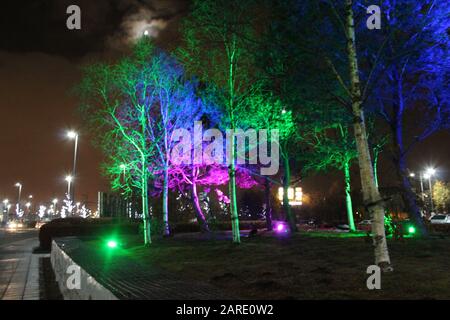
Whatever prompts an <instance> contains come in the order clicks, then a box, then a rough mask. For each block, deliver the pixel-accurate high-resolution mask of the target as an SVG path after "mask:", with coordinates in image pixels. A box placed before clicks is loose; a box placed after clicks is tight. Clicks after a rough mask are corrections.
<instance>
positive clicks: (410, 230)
mask: <svg viewBox="0 0 450 320" xmlns="http://www.w3.org/2000/svg"><path fill="white" fill-rule="evenodd" d="M408 232H409V234H414V233H416V228H415V227H413V226H411V227H409V228H408Z"/></svg>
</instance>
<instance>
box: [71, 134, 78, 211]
mask: <svg viewBox="0 0 450 320" xmlns="http://www.w3.org/2000/svg"><path fill="white" fill-rule="evenodd" d="M77 153H78V134H77V135H76V136H75V149H74V153H73V170H72V176H73V179H75V177H76V176H77V174H76V170H77ZM69 196H70V193H69ZM70 198H71V200H72V201H73V202H75V183H73V185H72V196H70Z"/></svg>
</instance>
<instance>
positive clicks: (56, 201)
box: [52, 198, 58, 215]
mask: <svg viewBox="0 0 450 320" xmlns="http://www.w3.org/2000/svg"><path fill="white" fill-rule="evenodd" d="M52 202H53V215H56V212H57V210H56V204H57V203H58V199H56V198H55V199H53V201H52Z"/></svg>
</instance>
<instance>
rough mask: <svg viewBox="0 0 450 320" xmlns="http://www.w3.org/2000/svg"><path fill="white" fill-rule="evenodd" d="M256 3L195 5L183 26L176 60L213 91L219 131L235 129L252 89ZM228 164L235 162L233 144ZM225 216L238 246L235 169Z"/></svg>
mask: <svg viewBox="0 0 450 320" xmlns="http://www.w3.org/2000/svg"><path fill="white" fill-rule="evenodd" d="M256 3H257V2H256V1H251V0H250V1H239V0H195V1H193V4H192V10H191V13H190V15H189V16H188V17H187V18H186V19H185V21H184V23H183V30H184V37H183V40H184V42H183V44H182V46H181V47H180V49H179V50H178V54H177V55H178V56H179V58H180V60H181V61H182V63H183V64H184V65H185V66H186V68H187V70H188V72H189V73H191V74H195V75H197V76H198V77H199V78H200V80H201V81H203V82H205V83H208V84H209V85H210V86H211V87H213V88H215V89H216V90H215V96H216V99H217V101H218V102H219V105H220V106H222V107H223V110H224V117H223V121H222V122H223V125H224V126H226V127H227V128H229V129H235V128H237V121H238V119H239V118H240V117H241V115H240V114H238V113H237V110H238V109H239V105H240V104H241V103H242V101H243V98H244V97H245V96H246V93H247V92H248V90H249V89H250V87H251V84H252V81H251V76H250V75H251V70H252V62H253V55H252V53H251V52H250V51H249V49H250V48H251V47H252V39H253V38H254V35H255V31H254V20H255V17H256V14H253V12H255V11H254V10H252V9H255V4H256ZM230 150H231V153H232V154H231V159H236V154H235V147H234V139H232V143H231V148H230ZM229 177H230V180H229V181H230V182H229V198H230V216H231V221H232V228H233V242H235V243H239V242H240V233H239V217H238V209H237V201H236V164H235V161H234V160H233V161H231V165H230V167H229Z"/></svg>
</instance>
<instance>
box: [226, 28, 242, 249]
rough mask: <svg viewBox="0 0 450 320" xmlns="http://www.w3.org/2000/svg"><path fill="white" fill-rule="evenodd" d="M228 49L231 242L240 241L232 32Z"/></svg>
mask: <svg viewBox="0 0 450 320" xmlns="http://www.w3.org/2000/svg"><path fill="white" fill-rule="evenodd" d="M227 51H228V53H227V54H228V66H229V74H228V90H229V92H228V93H229V95H230V97H229V102H228V112H229V116H230V122H231V127H232V128H231V129H232V130H233V134H232V136H231V139H230V140H231V141H230V143H231V146H230V153H231V154H230V159H231V164H230V166H229V168H228V176H229V178H230V181H229V183H228V188H229V196H230V218H231V228H232V231H233V242H234V243H241V234H240V231H239V215H238V208H237V199H236V150H235V136H234V130H235V129H236V128H235V124H236V123H235V119H234V108H235V103H234V99H235V90H236V88H235V75H234V73H235V67H236V66H235V64H236V58H237V50H236V35H235V34H233V37H232V41H231V46H230V49H227Z"/></svg>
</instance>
